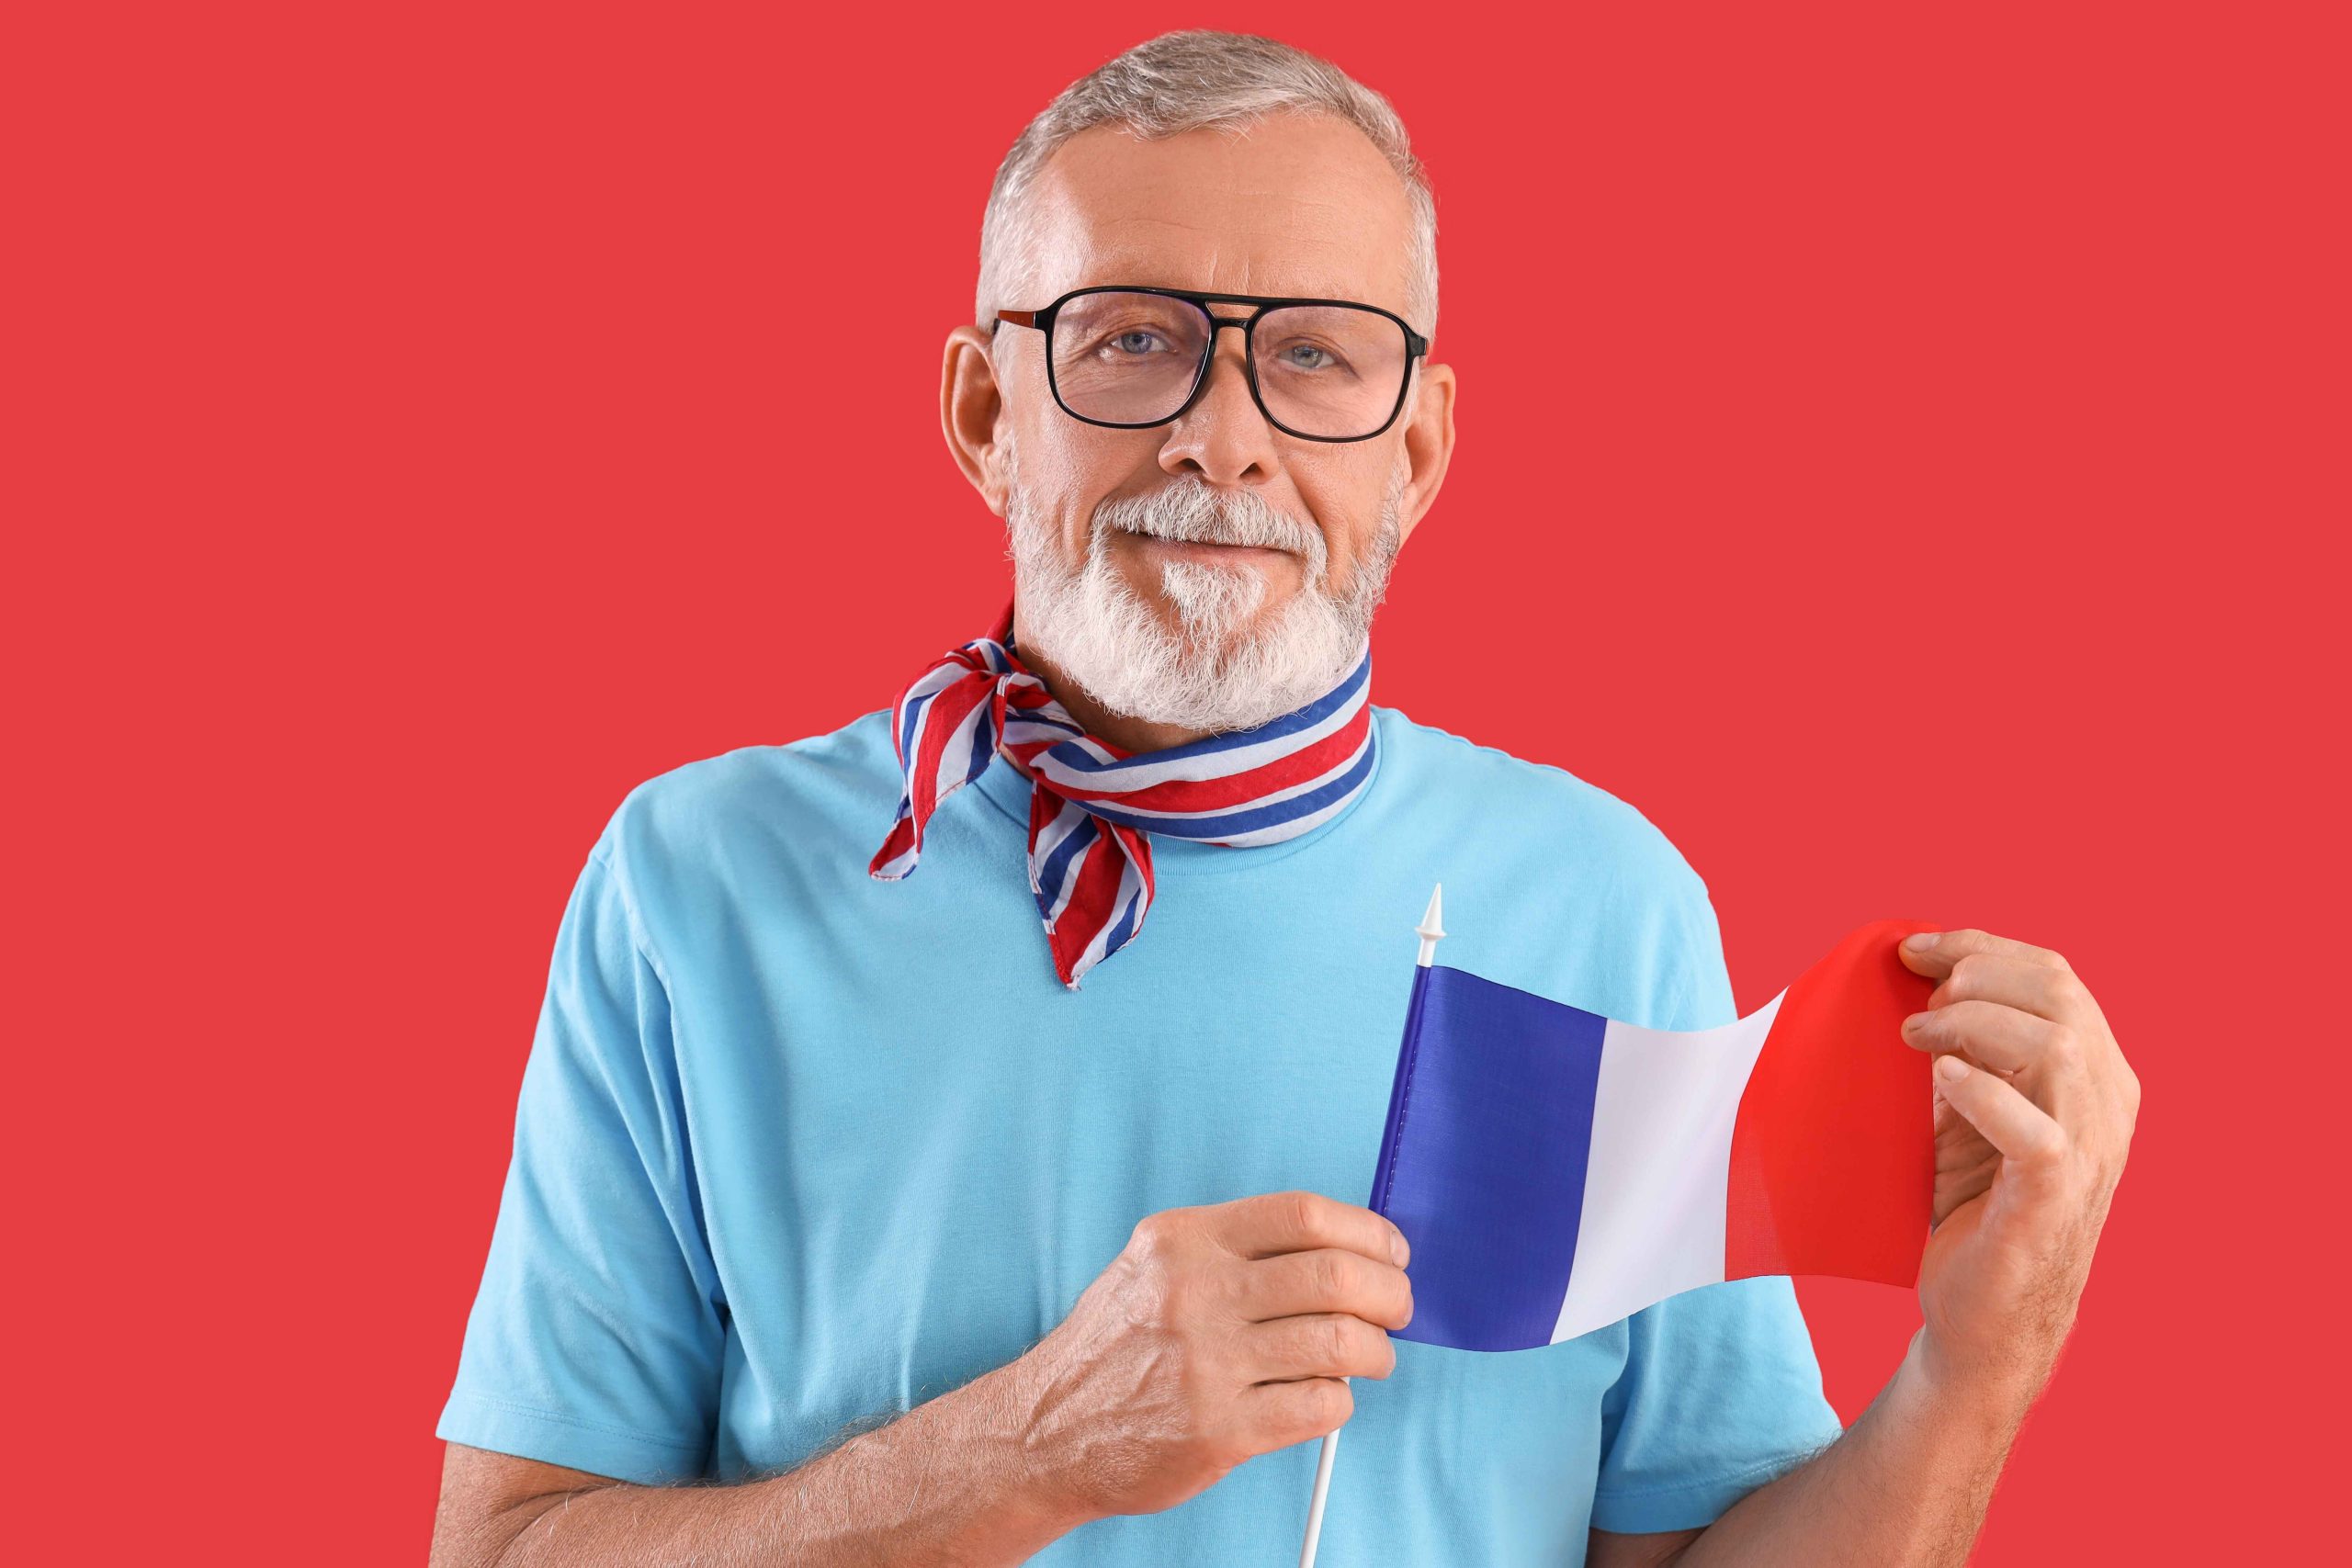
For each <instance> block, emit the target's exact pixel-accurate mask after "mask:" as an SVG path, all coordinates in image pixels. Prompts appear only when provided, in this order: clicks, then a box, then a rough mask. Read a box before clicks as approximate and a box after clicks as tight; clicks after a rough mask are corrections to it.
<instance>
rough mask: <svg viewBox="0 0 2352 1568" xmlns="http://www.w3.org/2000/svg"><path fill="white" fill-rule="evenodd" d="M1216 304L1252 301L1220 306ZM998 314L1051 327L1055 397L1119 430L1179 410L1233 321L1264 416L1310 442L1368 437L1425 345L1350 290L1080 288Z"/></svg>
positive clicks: (1390, 411) (1205, 374) (1072, 412)
mask: <svg viewBox="0 0 2352 1568" xmlns="http://www.w3.org/2000/svg"><path fill="white" fill-rule="evenodd" d="M1211 303H1216V304H1223V305H1250V306H1255V307H1256V309H1255V310H1251V311H1250V314H1249V315H1247V316H1218V315H1215V314H1213V313H1212V312H1211V311H1210V310H1209V306H1210V304H1211ZM996 320H997V323H998V324H1002V325H1006V326H1015V327H1035V328H1036V329H1037V330H1038V331H1039V332H1042V333H1045V334H1046V384H1047V385H1048V386H1050V387H1052V388H1053V391H1054V401H1056V402H1057V403H1059V404H1060V405H1061V407H1062V412H1064V413H1067V414H1069V416H1070V417H1071V418H1072V419H1077V420H1083V421H1084V422H1085V423H1088V424H1099V425H1103V426H1105V427H1107V428H1109V429H1112V430H1148V429H1149V428H1150V427H1151V426H1153V425H1156V424H1168V423H1172V422H1173V421H1175V420H1178V419H1181V418H1182V417H1183V415H1184V412H1185V411H1186V410H1188V409H1190V408H1191V407H1192V406H1193V403H1194V402H1196V401H1197V400H1199V398H1200V395H1201V392H1202V391H1203V389H1205V388H1206V387H1207V386H1208V383H1209V362H1210V360H1211V358H1212V357H1214V355H1216V336H1217V333H1220V332H1223V331H1224V330H1225V329H1226V328H1227V327H1235V328H1238V329H1239V331H1240V333H1241V338H1242V343H1243V345H1244V355H1243V366H1244V369H1245V373H1246V375H1247V378H1248V379H1249V383H1250V396H1251V397H1252V398H1254V399H1256V400H1257V403H1258V409H1259V412H1261V413H1263V414H1264V415H1265V416H1266V422H1267V423H1269V424H1272V426H1273V427H1274V428H1275V429H1276V430H1279V431H1281V432H1283V434H1286V435H1295V436H1297V437H1299V438H1300V439H1301V440H1305V441H1369V440H1371V439H1372V438H1373V437H1374V436H1375V435H1378V434H1381V433H1382V432H1384V431H1385V430H1386V429H1387V428H1388V427H1389V426H1390V425H1392V424H1394V423H1397V414H1398V413H1399V412H1402V411H1403V409H1404V407H1405V389H1406V386H1407V384H1408V378H1409V376H1410V373H1411V371H1412V367H1413V361H1414V360H1415V359H1417V358H1419V357H1420V356H1421V355H1426V354H1428V353H1429V351H1430V344H1429V339H1427V338H1425V337H1423V336H1421V335H1420V334H1419V333H1416V332H1415V331H1414V330H1413V329H1412V328H1410V327H1408V326H1407V325H1406V324H1405V321H1404V318H1402V317H1401V316H1396V315H1392V314H1390V313H1389V312H1388V311H1386V310H1382V309H1380V307H1378V306H1377V305H1359V304H1355V303H1353V302H1352V301H1350V300H1345V299H1283V298H1267V297H1265V296H1262V295H1253V294H1196V293H1193V292H1191V291H1189V290H1186V289H1182V288H1079V289H1073V290H1072V291H1070V292H1069V293H1068V294H1065V295H1063V296H1062V297H1061V298H1060V299H1057V300H1055V301H1054V302H1053V303H1052V304H1050V305H1048V306H1046V308H1045V309H1044V310H999V311H998V312H997V315H996ZM989 331H990V332H991V333H993V332H994V331H995V325H991V326H990V328H989Z"/></svg>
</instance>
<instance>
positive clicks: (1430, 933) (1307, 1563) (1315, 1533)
mask: <svg viewBox="0 0 2352 1568" xmlns="http://www.w3.org/2000/svg"><path fill="white" fill-rule="evenodd" d="M1444 903H1445V884H1444V883H1442V882H1441V883H1439V884H1438V885H1437V886H1435V887H1434V888H1432V889H1431V890H1430V907H1429V908H1427V909H1425V910H1423V911H1422V912H1421V923H1420V924H1419V925H1418V926H1415V927H1414V928H1413V932H1414V934H1415V935H1416V936H1419V938H1420V939H1421V955H1420V957H1419V958H1418V959H1417V960H1415V962H1416V963H1418V964H1419V965H1420V966H1421V967H1422V968H1424V969H1426V968H1428V967H1429V966H1430V964H1433V963H1435V962H1436V961H1437V941H1438V938H1440V937H1442V936H1443V935H1444V934H1445V928H1444V926H1443V924H1442V909H1443V906H1444ZM1340 1381H1341V1382H1346V1381H1347V1380H1346V1379H1344V1378H1342V1379H1341V1380H1340ZM1339 1457H1340V1429H1339V1428H1338V1427H1333V1428H1332V1429H1331V1430H1329V1431H1328V1432H1326V1433H1324V1434H1323V1450H1322V1452H1320V1453H1319V1454H1317V1456H1316V1459H1315V1495H1314V1496H1313V1497H1311V1498H1309V1499H1308V1501H1307V1504H1306V1541H1305V1542H1304V1543H1303V1544H1302V1545H1301V1546H1300V1547H1299V1549H1298V1568H1315V1551H1316V1549H1317V1547H1319V1546H1320V1545H1322V1543H1323V1505H1324V1503H1325V1502H1326V1501H1327V1500H1328V1499H1329V1497H1330V1495H1331V1461H1334V1460H1336V1459H1338V1458H1339Z"/></svg>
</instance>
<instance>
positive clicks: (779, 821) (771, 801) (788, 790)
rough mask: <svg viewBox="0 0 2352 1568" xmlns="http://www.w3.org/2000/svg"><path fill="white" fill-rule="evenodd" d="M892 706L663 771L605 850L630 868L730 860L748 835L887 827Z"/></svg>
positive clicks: (892, 792) (642, 790)
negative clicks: (832, 726) (813, 731)
mask: <svg viewBox="0 0 2352 1568" xmlns="http://www.w3.org/2000/svg"><path fill="white" fill-rule="evenodd" d="M899 787H900V784H899V771H898V759H897V754H896V752H895V751H894V750H892V748H891V744H890V710H889V709H888V708H877V709H876V710H875V711H873V712H871V713H865V714H861V715H859V716H857V717H856V718H854V719H852V720H850V721H849V722H848V723H846V724H844V725H842V726H841V727H840V728H836V729H831V730H827V731H825V732H824V733H822V734H818V735H810V736H806V737H804V738H802V739H797V740H791V741H784V742H778V743H770V744H764V745H753V746H741V747H738V748H736V749H735V750H730V751H723V752H719V753H718V754H717V755H714V756H709V757H705V758H702V759H700V760H698V761H692V762H687V763H684V765H682V766H679V767H675V768H672V769H670V770H669V771H668V772H666V773H657V774H655V775H654V776H653V777H651V778H649V779H647V780H646V781H645V782H644V783H642V784H639V785H638V786H637V787H636V788H635V789H632V790H630V791H629V792H628V795H627V796H626V797H625V798H624V799H623V800H622V802H621V804H620V807H619V808H618V809H617V810H616V811H615V812H614V813H613V818H612V820H611V822H610V824H609V825H608V826H607V827H606V828H605V835H604V839H603V840H602V841H601V843H600V844H599V852H601V853H603V854H605V855H607V856H609V857H610V858H612V859H614V860H615V861H616V863H620V864H623V865H625V866H628V867H631V868H642V867H644V866H645V865H646V864H647V863H649V862H654V861H662V862H674V861H676V860H678V859H680V858H694V859H724V858H726V857H727V855H728V854H729V852H730V851H732V850H735V849H737V848H740V847H741V844H742V843H743V841H744V840H746V839H747V838H761V839H776V840H781V841H787V842H790V841H797V842H801V843H808V842H809V841H810V840H817V839H822V838H828V837H831V836H834V835H837V834H839V833H842V832H864V833H865V834H867V835H868V836H870V837H872V838H873V840H874V841H875V843H876V844H879V843H880V842H881V841H882V835H883V833H884V832H885V831H886V830H887V829H888V827H889V818H890V811H891V808H892V807H894V806H895V805H896V804H897V800H898V794H899Z"/></svg>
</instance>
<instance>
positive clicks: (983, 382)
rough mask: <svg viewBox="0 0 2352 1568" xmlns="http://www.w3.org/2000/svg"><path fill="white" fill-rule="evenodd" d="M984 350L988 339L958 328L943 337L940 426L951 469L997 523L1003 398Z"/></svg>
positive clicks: (1001, 475) (1002, 492) (1001, 511)
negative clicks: (953, 465) (960, 471)
mask: <svg viewBox="0 0 2352 1568" xmlns="http://www.w3.org/2000/svg"><path fill="white" fill-rule="evenodd" d="M1003 414H1004V395H1003V393H1002V391H1001V390H1000V389H999V388H998V386H997V381H996V360H995V358H994V357H993V356H992V355H990V354H989V334H988V333H986V332H984V331H982V330H981V329H980V328H978V327H957V328H956V330H955V331H954V332H952V333H948V334H947V352H946V355H945V357H944V360H943V361H942V363H941V366H940V371H939V423H940V428H941V429H942V430H943V431H944V432H945V434H946V436H947V450H948V451H949V453H951V454H952V455H953V456H954V457H955V458H956V467H957V468H961V469H963V470H964V477H965V478H966V479H969V480H971V481H972V488H973V489H974V490H976V491H979V492H980V499H981V500H982V501H985V502H988V507H989V511H990V512H993V513H996V514H997V515H998V516H999V517H1001V516H1003V515H1004V497H1005V483H1004V478H1005V476H1004V449H1003V447H1002V446H1001V445H1000V444H999V442H998V440H997V428H996V427H997V421H998V420H999V419H1001V418H1002V417H1003Z"/></svg>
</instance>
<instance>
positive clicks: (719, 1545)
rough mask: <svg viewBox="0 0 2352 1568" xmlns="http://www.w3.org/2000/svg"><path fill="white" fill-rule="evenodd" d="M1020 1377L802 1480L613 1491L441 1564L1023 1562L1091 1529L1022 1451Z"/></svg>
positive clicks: (985, 1384) (959, 1392)
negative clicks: (1017, 1384) (1072, 1531)
mask: <svg viewBox="0 0 2352 1568" xmlns="http://www.w3.org/2000/svg"><path fill="white" fill-rule="evenodd" d="M1020 1408H1021V1407H1020V1405H1019V1404H1018V1403H1017V1401H1016V1398H1015V1391H1014V1384H1013V1381H1012V1369H1010V1368H1005V1369H1000V1370H999V1371H995V1372H991V1373H989V1374H988V1375H987V1376H985V1377H982V1378H979V1379H977V1380H975V1381H974V1382H970V1383H967V1384H966V1385H965V1386H964V1387H962V1388H959V1389H956V1391H954V1392H953V1393H945V1394H942V1395H941V1396H940V1397H939V1398H937V1399H934V1400H932V1401H931V1402H929V1403H928V1404H922V1405H919V1406H917V1407H916V1408H915V1409H913V1410H911V1411H909V1412H908V1413H907V1414H906V1415H904V1416H900V1417H899V1418H898V1419H897V1420H895V1421H893V1422H891V1423H890V1424H889V1425H888V1426H886V1427H879V1428H877V1429H876V1430H874V1431H870V1432H865V1433H862V1434H860V1435H859V1436H857V1437H855V1438H852V1439H851V1440H850V1441H848V1442H846V1443H844V1444H842V1446H841V1447H839V1448H836V1449H833V1450H830V1451H829V1452H826V1453H824V1454H821V1455H820V1456H819V1457H817V1458H816V1459H813V1460H810V1461H809V1462H807V1463H806V1464H803V1465H801V1466H800V1467H798V1468H797V1469H796V1470H792V1471H789V1472H786V1473H784V1474H782V1475H776V1476H772V1477H770V1478H768V1479H766V1480H763V1481H754V1482H746V1483H741V1484H739V1485H729V1486H666V1487H665V1486H636V1485H627V1484H617V1485H610V1486H600V1487H596V1488H593V1489H590V1490H586V1491H580V1492H570V1493H564V1494H561V1495H558V1496H555V1497H553V1498H536V1499H533V1500H532V1501H531V1502H529V1503H527V1504H524V1505H521V1506H518V1507H517V1508H515V1509H514V1510H512V1511H510V1513H509V1515H508V1516H507V1517H506V1519H505V1520H504V1521H503V1524H501V1525H499V1526H496V1527H494V1528H495V1529H498V1530H499V1531H501V1532H502V1533H503V1532H507V1531H511V1532H512V1534H511V1535H510V1536H508V1538H507V1539H506V1540H505V1541H504V1542H503V1547H502V1546H500V1545H492V1546H491V1547H490V1549H489V1550H487V1551H462V1552H452V1553H450V1554H449V1555H448V1556H447V1557H445V1556H444V1554H443V1553H442V1552H441V1551H439V1550H438V1549H437V1548H438V1543H436V1551H435V1561H436V1562H464V1563H467V1564H469V1565H471V1564H484V1565H487V1564H492V1563H494V1564H496V1565H497V1568H556V1565H558V1564H562V1565H566V1568H571V1565H585V1564H621V1563H628V1564H630V1565H632V1568H636V1565H639V1564H642V1565H644V1568H662V1565H664V1564H670V1563H676V1564H681V1565H683V1564H687V1563H692V1564H695V1568H754V1565H757V1568H770V1565H774V1564H786V1563H790V1564H795V1565H799V1564H808V1565H809V1568H850V1565H852V1564H855V1565H858V1568H865V1565H867V1564H878V1563H940V1564H948V1565H951V1568H997V1565H999V1564H1011V1563H1017V1562H1025V1561H1026V1560H1027V1559H1028V1558H1029V1557H1031V1556H1032V1555H1034V1554H1035V1553H1036V1552H1037V1551H1041V1550H1043V1549H1044V1548H1045V1547H1046V1546H1047V1545H1049V1544H1050V1543H1051V1542H1053V1541H1054V1540H1057V1539H1058V1538H1059V1537H1061V1536H1062V1535H1064V1534H1066V1533H1067V1532H1069V1530H1070V1529H1074V1528H1076V1526H1078V1525H1079V1524H1080V1523H1082V1522H1084V1520H1083V1518H1082V1517H1080V1515H1078V1514H1077V1513H1075V1512H1074V1511H1072V1509H1071V1508H1070V1507H1069V1505H1067V1504H1066V1503H1063V1502H1062V1501H1060V1500H1059V1499H1057V1497H1056V1496H1055V1495H1054V1492H1053V1489H1052V1487H1051V1485H1050V1483H1049V1481H1048V1479H1047V1478H1046V1477H1044V1476H1042V1475H1041V1474H1039V1473H1038V1472H1037V1470H1036V1468H1035V1464H1034V1461H1033V1459H1032V1456H1031V1455H1030V1454H1029V1453H1028V1452H1027V1451H1026V1450H1024V1447H1023V1424H1022V1421H1021V1417H1020V1415H1019V1411H1020Z"/></svg>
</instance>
